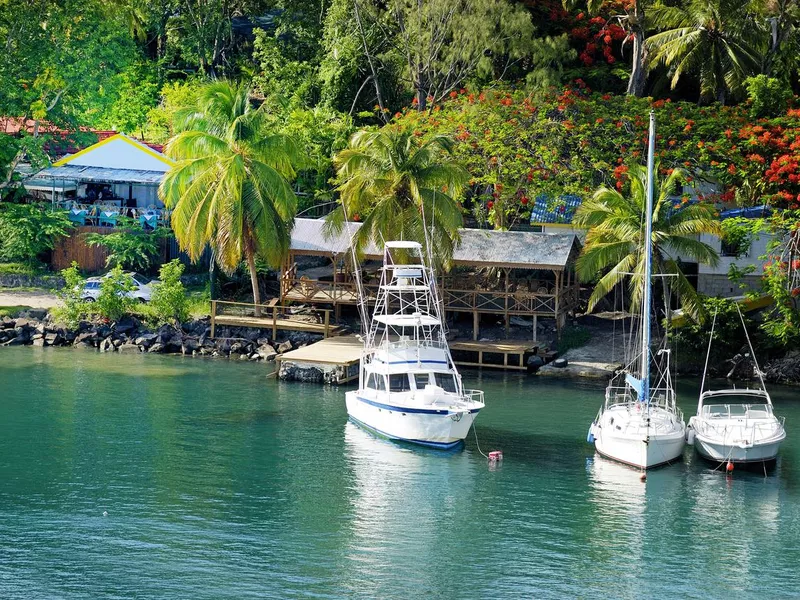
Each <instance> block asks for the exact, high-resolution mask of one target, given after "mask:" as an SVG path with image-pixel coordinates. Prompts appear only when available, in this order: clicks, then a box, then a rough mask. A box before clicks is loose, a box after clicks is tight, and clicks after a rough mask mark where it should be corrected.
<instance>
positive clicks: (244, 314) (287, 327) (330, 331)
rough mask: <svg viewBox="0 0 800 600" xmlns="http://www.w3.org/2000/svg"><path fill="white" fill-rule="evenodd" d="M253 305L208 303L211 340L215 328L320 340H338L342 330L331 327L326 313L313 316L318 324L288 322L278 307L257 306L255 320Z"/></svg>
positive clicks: (298, 321) (218, 301)
mask: <svg viewBox="0 0 800 600" xmlns="http://www.w3.org/2000/svg"><path fill="white" fill-rule="evenodd" d="M255 308H256V305H255V304H246V303H243V302H224V301H221V300H212V301H211V337H212V338H213V337H215V335H216V328H217V327H219V326H226V325H227V326H229V327H254V328H258V329H271V330H272V339H275V338H276V337H277V335H278V331H304V332H306V333H316V334H319V335H321V336H323V337H324V338H328V337H330V336H338V335H341V333H342V331H343V330H342V328H341V327H339V326H338V325H331V322H330V317H331V315H330V313H331V311H330V310H317V311H315V314H321V317H320V319H321V321H322V322H321V323H313V322H309V321H301V320H298V319H292V318H290V315H288V314H287V312H286V309H285V308H284V307H280V306H272V305H266V304H264V305H259V308H260V309H261V310H260V312H261V315H260V316H256V315H255V313H256V312H257V311H256V310H255Z"/></svg>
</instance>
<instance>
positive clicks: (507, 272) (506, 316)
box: [503, 269, 511, 338]
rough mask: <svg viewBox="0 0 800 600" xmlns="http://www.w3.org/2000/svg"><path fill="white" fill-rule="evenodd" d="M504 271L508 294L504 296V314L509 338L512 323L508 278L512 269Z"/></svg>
mask: <svg viewBox="0 0 800 600" xmlns="http://www.w3.org/2000/svg"><path fill="white" fill-rule="evenodd" d="M503 271H505V273H506V292H505V294H504V296H503V313H504V318H505V324H506V338H508V336H509V334H510V333H511V322H510V318H509V316H508V293H509V292H508V290H509V285H508V277H509V274H510V272H511V269H503Z"/></svg>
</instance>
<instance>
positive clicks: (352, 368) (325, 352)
mask: <svg viewBox="0 0 800 600" xmlns="http://www.w3.org/2000/svg"><path fill="white" fill-rule="evenodd" d="M363 346H364V344H363V342H362V341H361V340H360V339H358V338H357V337H356V336H355V335H342V336H338V337H329V338H325V339H324V340H320V341H319V342H316V343H314V344H309V345H308V346H303V347H302V348H298V349H297V350H292V351H290V352H286V353H285V354H280V355H278V356H277V357H276V358H275V360H276V362H277V363H278V368H277V371H280V369H281V364H282V363H283V362H291V363H295V364H297V365H301V366H318V367H319V368H320V369H323V370H337V372H338V373H340V374H341V375H340V376H339V377H337V381H336V383H347V382H348V381H352V380H353V379H358V363H359V361H360V360H361V349H362V348H363Z"/></svg>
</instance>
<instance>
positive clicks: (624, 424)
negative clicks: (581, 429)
mask: <svg viewBox="0 0 800 600" xmlns="http://www.w3.org/2000/svg"><path fill="white" fill-rule="evenodd" d="M685 429H686V428H685V425H684V423H683V421H682V420H680V419H679V418H678V417H677V416H676V415H674V414H673V413H670V412H669V411H666V410H664V409H662V408H652V409H651V410H650V415H649V423H648V421H647V416H646V414H645V411H643V410H642V409H641V408H638V409H637V408H636V407H635V406H632V405H623V406H611V407H609V408H608V409H606V410H605V411H603V413H602V415H600V417H599V419H598V420H597V422H595V423H594V424H593V425H592V430H591V433H592V435H593V437H594V444H595V450H596V451H597V453H598V454H600V455H602V456H605V457H606V458H610V459H613V460H616V461H618V462H621V463H624V464H626V465H630V466H632V467H636V468H638V469H652V468H654V467H658V466H661V465H665V464H668V463H671V462H673V461H675V460H678V459H679V458H680V457H681V455H682V454H683V447H684V444H685Z"/></svg>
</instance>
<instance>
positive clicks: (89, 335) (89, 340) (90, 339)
mask: <svg viewBox="0 0 800 600" xmlns="http://www.w3.org/2000/svg"><path fill="white" fill-rule="evenodd" d="M96 339H97V335H96V334H95V332H94V331H86V332H84V333H79V334H78V335H77V336H76V337H75V341H74V342H73V344H74V345H76V346H77V345H78V344H87V345H94V342H95V340H96Z"/></svg>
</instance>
